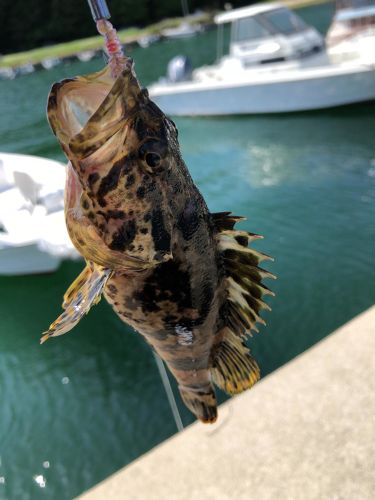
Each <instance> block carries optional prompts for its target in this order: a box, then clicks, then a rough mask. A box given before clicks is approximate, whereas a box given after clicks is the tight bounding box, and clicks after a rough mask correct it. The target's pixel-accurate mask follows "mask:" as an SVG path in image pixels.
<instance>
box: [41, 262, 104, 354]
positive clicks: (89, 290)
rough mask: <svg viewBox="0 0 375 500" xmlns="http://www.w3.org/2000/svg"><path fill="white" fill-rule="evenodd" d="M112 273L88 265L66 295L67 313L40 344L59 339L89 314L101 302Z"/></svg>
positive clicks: (57, 321)
mask: <svg viewBox="0 0 375 500" xmlns="http://www.w3.org/2000/svg"><path fill="white" fill-rule="evenodd" d="M112 272H113V271H112V270H111V269H106V268H104V267H101V266H97V265H95V264H92V263H90V264H87V266H86V267H85V269H84V270H83V271H82V273H81V274H80V275H79V276H78V278H77V279H76V280H75V281H74V282H73V283H72V285H71V286H70V287H69V288H68V290H67V292H66V293H65V295H64V302H63V308H64V309H65V311H64V312H63V313H62V314H61V315H60V316H59V317H58V318H57V319H56V320H55V321H54V322H53V323H52V324H51V326H50V327H49V329H48V331H47V332H45V333H44V334H43V336H42V338H41V339H40V343H41V344H43V342H45V341H46V340H48V339H49V338H50V337H57V336H59V335H63V334H64V333H67V332H69V331H70V330H71V329H72V328H73V327H74V326H75V325H76V324H77V323H78V322H79V321H80V320H81V318H82V317H83V316H84V315H85V314H87V313H88V312H89V310H90V309H91V307H92V306H93V305H95V304H97V303H98V302H99V300H100V298H101V294H102V292H103V288H104V286H105V284H106V283H107V281H108V279H109V278H110V276H111V274H112Z"/></svg>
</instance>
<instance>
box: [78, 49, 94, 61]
mask: <svg viewBox="0 0 375 500" xmlns="http://www.w3.org/2000/svg"><path fill="white" fill-rule="evenodd" d="M94 57H95V50H83V51H82V52H78V54H77V59H78V60H79V61H81V62H88V61H91V59H93V58H94Z"/></svg>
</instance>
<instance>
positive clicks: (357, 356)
mask: <svg viewBox="0 0 375 500" xmlns="http://www.w3.org/2000/svg"><path fill="white" fill-rule="evenodd" d="M104 459H105V457H104ZM79 498H80V499H81V500H113V499H116V500H117V499H118V500H120V499H126V500H133V499H134V500H138V499H139V500H153V499H155V500H156V499H157V500H165V499H167V500H169V499H173V500H175V499H176V500H214V499H215V500H229V499H230V500H232V499H235V500H237V499H238V500H240V499H241V500H242V499H244V500H245V499H247V500H248V499H251V500H268V499H277V500H284V499H288V500H313V499H314V500H315V499H316V500H325V499H329V500H374V499H375V306H374V307H372V308H371V309H369V310H368V311H366V312H365V313H363V314H361V315H360V316H358V317H356V318H354V319H353V320H352V321H350V322H349V323H347V324H346V325H344V326H343V327H341V328H340V329H338V330H337V331H336V332H334V333H333V334H331V335H330V336H329V337H327V338H325V339H324V340H323V341H321V342H320V343H319V344H317V345H315V346H314V347H312V348H311V349H309V350H308V351H306V352H305V353H303V354H302V355H300V356H299V357H298V358H296V359H294V360H292V361H291V362H289V363H288V364H286V365H284V366H283V367H282V368H280V369H279V370H277V371H275V372H273V373H272V374H271V375H269V376H268V377H266V378H265V379H264V380H262V381H261V382H259V383H258V384H257V385H256V386H255V387H254V388H253V389H252V390H251V391H248V392H245V393H243V394H241V395H240V396H237V397H235V398H233V399H231V400H230V401H228V402H227V403H225V404H224V405H222V406H221V407H220V410H219V420H218V422H217V423H216V424H214V425H212V426H207V425H203V424H201V423H195V424H193V425H191V426H190V427H189V428H187V429H186V430H184V431H183V432H182V433H180V434H177V435H175V436H174V437H172V438H171V439H169V440H167V441H165V442H164V443H163V444H161V445H160V446H158V447H156V448H154V449H153V450H151V451H150V452H149V453H147V454H146V455H144V456H142V457H140V458H138V459H137V460H136V461H134V462H133V463H131V464H130V465H128V466H127V467H125V468H124V469H122V470H120V471H119V472H117V473H116V474H114V475H113V476H111V477H109V478H108V479H106V480H105V481H103V482H102V483H100V484H99V485H97V486H96V487H94V488H93V489H91V490H89V491H88V492H86V493H85V494H83V495H81V496H80V497H79Z"/></svg>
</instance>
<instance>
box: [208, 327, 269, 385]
mask: <svg viewBox="0 0 375 500" xmlns="http://www.w3.org/2000/svg"><path fill="white" fill-rule="evenodd" d="M218 335H219V336H220V332H219V334H218ZM211 376H212V381H213V382H214V383H215V384H216V385H217V386H218V387H219V388H220V389H222V390H223V391H225V392H227V393H228V394H237V393H239V392H242V391H244V390H246V389H250V388H251V387H252V386H253V385H254V384H255V382H257V381H258V380H259V378H260V370H259V367H258V365H257V363H256V361H255V360H254V359H253V357H252V356H251V355H250V351H249V349H248V348H247V347H246V346H245V344H244V343H243V341H242V339H241V338H240V337H238V336H237V335H235V334H234V333H233V332H232V331H231V330H230V329H229V328H224V329H223V330H222V335H221V341H220V342H219V343H218V344H217V345H216V347H215V349H214V352H213V360H212V368H211Z"/></svg>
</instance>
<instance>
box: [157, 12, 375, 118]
mask: <svg viewBox="0 0 375 500" xmlns="http://www.w3.org/2000/svg"><path fill="white" fill-rule="evenodd" d="M215 22H216V24H217V25H218V27H219V28H220V29H219V32H218V33H219V37H218V39H219V44H218V45H220V43H221V42H220V40H222V25H223V24H224V23H231V41H230V50H229V54H228V55H226V56H224V57H221V58H220V59H219V60H218V62H217V63H216V64H215V65H213V66H204V67H202V68H198V69H196V70H194V71H193V72H192V73H191V77H190V78H188V76H185V74H184V71H183V70H180V71H179V72H178V75H177V76H176V72H172V75H173V77H172V78H167V79H162V80H160V81H159V82H157V83H155V84H153V85H151V86H150V88H149V92H150V96H151V97H152V99H153V100H154V101H155V102H156V103H157V104H158V105H159V106H160V107H161V108H162V109H163V111H165V112H166V113H168V114H171V115H182V116H183V115H228V114H251V113H285V112H294V111H304V110H312V109H323V108H330V107H335V106H341V105H345V104H350V103H356V102H361V101H369V100H373V99H374V98H375V39H374V38H373V37H372V38H371V37H370V36H367V37H366V44H364V43H363V38H361V37H357V38H356V39H355V40H354V41H353V42H352V44H351V45H350V54H348V47H343V46H341V47H339V46H335V47H332V48H329V49H328V50H326V49H325V45H324V39H323V37H322V36H321V35H320V34H319V33H318V32H317V31H316V30H315V29H314V28H312V27H310V26H308V25H306V24H305V23H304V22H303V21H302V20H301V19H300V18H299V17H298V16H297V15H296V14H295V13H293V12H291V11H290V10H289V9H287V8H286V7H284V6H283V5H281V4H278V3H264V4H257V5H254V6H250V7H244V8H240V9H235V10H232V11H228V12H225V13H222V14H219V15H217V16H216V17H215ZM220 33H221V35H220ZM364 45H365V47H364ZM186 73H187V75H189V71H187V72H186Z"/></svg>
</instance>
